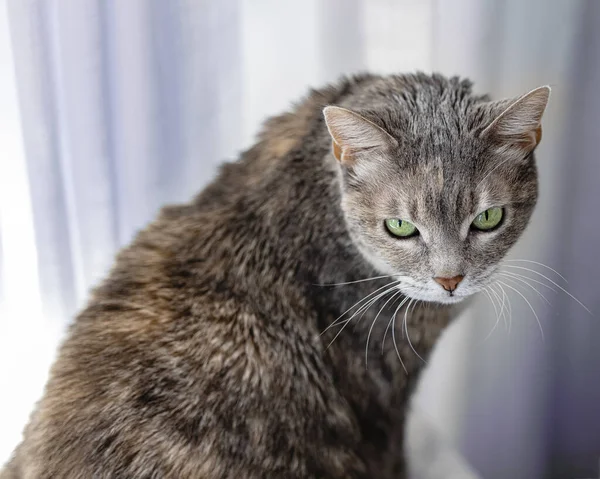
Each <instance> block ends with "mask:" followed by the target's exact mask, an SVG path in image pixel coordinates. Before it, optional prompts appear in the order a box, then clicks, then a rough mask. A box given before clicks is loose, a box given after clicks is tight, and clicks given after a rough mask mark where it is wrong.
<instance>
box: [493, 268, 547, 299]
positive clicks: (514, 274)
mask: <svg viewBox="0 0 600 479" xmlns="http://www.w3.org/2000/svg"><path fill="white" fill-rule="evenodd" d="M505 266H506V265H505ZM499 273H506V274H511V275H513V276H515V277H519V278H522V279H526V280H527V281H533V282H534V283H537V284H541V285H542V286H544V287H545V288H548V289H549V290H550V291H554V292H555V293H558V290H556V289H554V288H553V287H552V286H550V285H549V284H546V283H543V282H542V281H539V280H537V279H535V278H531V277H529V276H526V275H524V274H521V273H514V272H512V271H499Z"/></svg>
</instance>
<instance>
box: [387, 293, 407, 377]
mask: <svg viewBox="0 0 600 479" xmlns="http://www.w3.org/2000/svg"><path fill="white" fill-rule="evenodd" d="M407 299H408V298H406V299H404V300H403V301H402V302H401V303H400V305H399V306H398V307H397V308H396V310H395V311H394V315H393V316H392V319H391V321H392V341H393V343H394V349H395V350H396V356H398V359H399V360H400V364H402V367H403V368H404V372H405V373H406V374H408V370H407V369H406V366H405V365H404V361H402V357H401V356H400V351H398V343H396V314H397V313H398V310H399V309H400V308H401V307H402V305H403V304H404V303H405V302H406V300H407Z"/></svg>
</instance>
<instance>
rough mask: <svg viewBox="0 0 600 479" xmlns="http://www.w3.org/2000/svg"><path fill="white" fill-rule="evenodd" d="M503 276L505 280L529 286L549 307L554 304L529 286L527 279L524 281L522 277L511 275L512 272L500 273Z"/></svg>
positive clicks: (533, 287)
mask: <svg viewBox="0 0 600 479" xmlns="http://www.w3.org/2000/svg"><path fill="white" fill-rule="evenodd" d="M498 274H499V275H501V276H504V278H505V279H507V280H508V279H511V280H512V281H519V282H521V283H523V284H525V285H527V286H529V287H530V288H531V289H533V290H534V291H535V292H536V293H537V294H538V295H539V297H540V298H542V299H543V300H544V301H545V302H546V303H547V304H548V305H549V306H552V304H551V303H550V301H548V299H547V298H546V296H544V295H543V294H542V293H541V292H540V291H539V290H538V289H537V288H536V287H535V286H533V285H531V284H529V283H528V282H527V281H525V279H523V278H522V277H520V275H516V274H511V273H510V272H508V271H506V272H500V273H498Z"/></svg>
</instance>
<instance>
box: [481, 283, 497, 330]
mask: <svg viewBox="0 0 600 479" xmlns="http://www.w3.org/2000/svg"><path fill="white" fill-rule="evenodd" d="M483 292H484V293H485V294H487V296H488V298H489V299H490V301H491V303H492V306H493V307H494V311H496V321H495V322H494V326H492V329H491V330H490V332H489V333H488V334H487V336H486V337H485V338H484V340H483V341H484V342H485V341H487V340H488V339H489V337H490V336H491V335H492V334H493V333H494V331H495V330H496V328H497V327H498V323H500V315H499V314H498V308H497V307H496V303H495V302H494V301H493V300H492V296H491V294H490V293H489V292H488V290H487V289H484V290H483Z"/></svg>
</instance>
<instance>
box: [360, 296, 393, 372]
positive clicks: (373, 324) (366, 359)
mask: <svg viewBox="0 0 600 479" xmlns="http://www.w3.org/2000/svg"><path fill="white" fill-rule="evenodd" d="M399 294H402V291H397V292H395V293H394V294H392V297H391V298H390V299H388V300H387V301H386V302H385V303H384V304H383V306H382V307H381V309H380V310H379V311H378V313H377V314H376V315H375V319H373V322H372V323H371V327H370V328H369V334H368V335H367V344H366V345H365V369H366V368H367V364H368V359H369V340H370V339H371V333H372V332H373V328H374V327H375V323H376V322H377V318H378V317H379V315H380V314H381V312H382V311H383V310H384V309H385V307H386V306H387V305H388V303H389V302H390V301H391V300H392V299H394V298H395V297H396V296H398V295H399Z"/></svg>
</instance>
